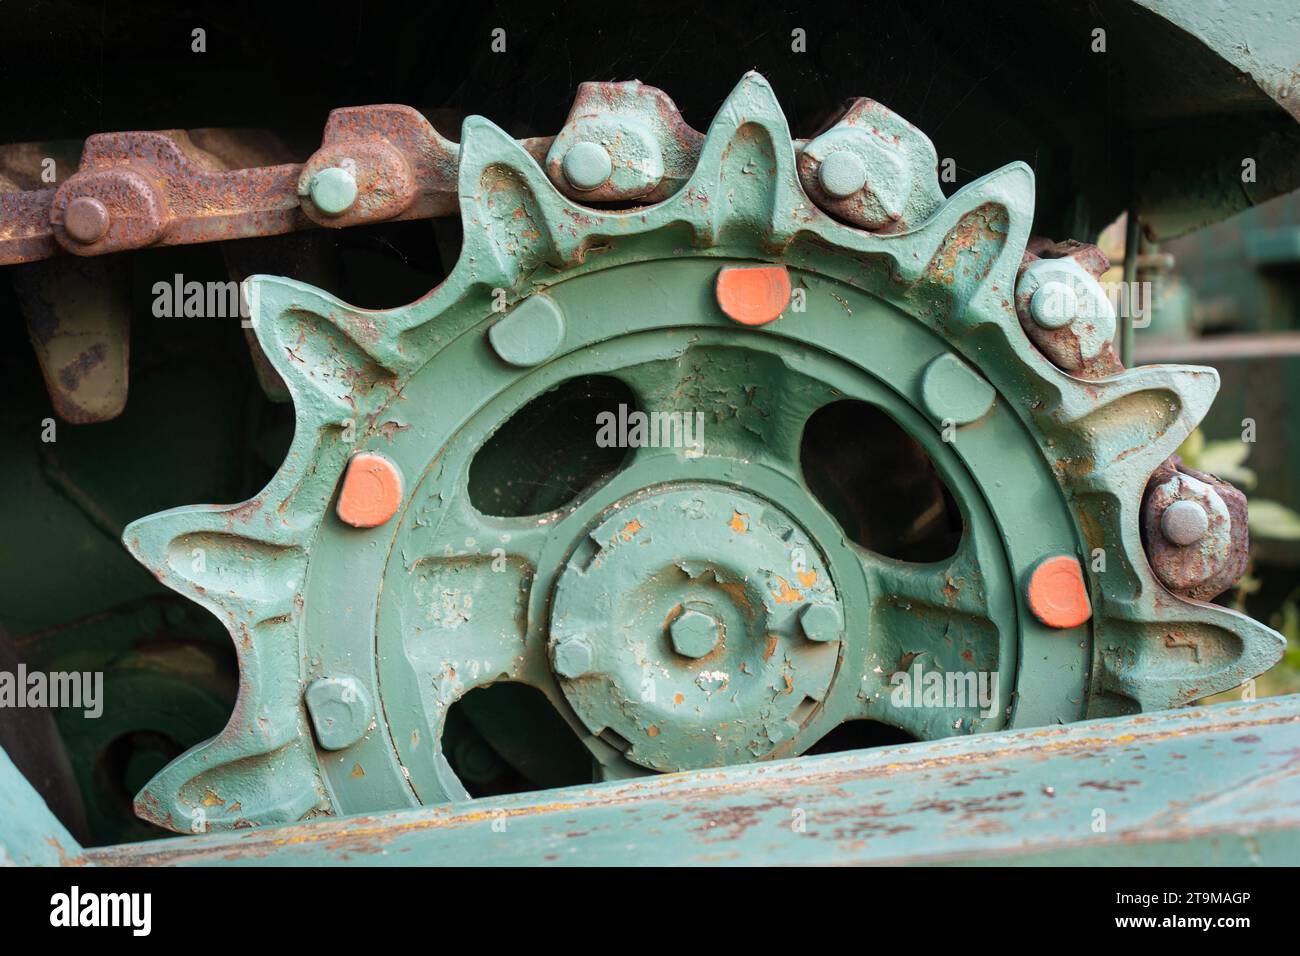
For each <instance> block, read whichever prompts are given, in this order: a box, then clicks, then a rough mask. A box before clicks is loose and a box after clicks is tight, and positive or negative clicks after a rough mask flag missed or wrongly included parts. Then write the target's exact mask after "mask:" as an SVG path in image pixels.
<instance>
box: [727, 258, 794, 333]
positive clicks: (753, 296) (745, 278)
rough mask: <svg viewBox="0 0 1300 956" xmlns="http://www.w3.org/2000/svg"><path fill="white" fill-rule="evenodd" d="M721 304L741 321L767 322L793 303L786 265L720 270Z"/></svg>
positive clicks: (737, 267) (746, 322) (760, 323)
mask: <svg viewBox="0 0 1300 956" xmlns="http://www.w3.org/2000/svg"><path fill="white" fill-rule="evenodd" d="M716 292H717V297H718V306H719V308H721V309H722V311H723V312H725V313H726V314H727V315H728V316H729V317H730V318H732V319H735V320H736V321H737V322H739V323H740V324H741V325H766V324H767V323H768V322H771V321H773V320H774V319H776V318H778V317H779V316H780V315H781V311H782V310H783V309H784V308H785V307H786V306H787V305H789V304H790V274H789V273H788V272H786V271H785V266H728V267H727V268H725V269H723V270H722V271H721V272H719V273H718V284H717V289H716Z"/></svg>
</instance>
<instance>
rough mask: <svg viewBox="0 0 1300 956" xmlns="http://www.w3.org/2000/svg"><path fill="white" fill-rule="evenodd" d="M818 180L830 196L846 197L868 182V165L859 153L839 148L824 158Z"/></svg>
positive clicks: (818, 172) (818, 171)
mask: <svg viewBox="0 0 1300 956" xmlns="http://www.w3.org/2000/svg"><path fill="white" fill-rule="evenodd" d="M817 182H818V183H819V184H820V185H821V187H822V189H824V190H825V191H826V194H827V195H828V196H834V197H835V198H836V199H845V198H847V197H849V196H852V195H853V194H854V193H856V192H858V191H859V190H860V189H862V187H863V186H865V185H866V184H867V166H866V164H865V163H864V162H863V161H862V158H861V157H860V156H858V154H857V153H855V152H853V151H851V150H848V149H837V150H835V151H833V152H832V153H831V154H830V155H828V156H827V157H826V158H825V159H823V160H822V164H821V166H820V168H819V169H818V170H817Z"/></svg>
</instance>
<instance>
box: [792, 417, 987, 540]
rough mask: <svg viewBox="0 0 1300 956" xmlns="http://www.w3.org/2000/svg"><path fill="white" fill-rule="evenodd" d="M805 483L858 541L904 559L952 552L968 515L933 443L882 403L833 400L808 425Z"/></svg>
mask: <svg viewBox="0 0 1300 956" xmlns="http://www.w3.org/2000/svg"><path fill="white" fill-rule="evenodd" d="M799 457H800V464H801V466H802V468H803V475H804V481H805V482H807V484H808V488H809V490H811V491H812V493H813V494H814V495H815V496H816V497H817V500H818V501H820V502H821V503H822V505H823V506H825V508H826V510H827V511H829V512H830V513H831V515H832V516H833V517H834V518H835V520H836V521H837V522H839V525H840V527H841V528H843V529H844V533H845V534H847V535H848V536H849V538H850V539H851V540H852V541H853V542H854V543H856V544H859V545H861V546H862V547H864V548H866V549H868V550H870V551H874V552H876V553H877V554H883V555H885V556H886V557H890V558H896V559H898V560H900V561H921V562H926V561H939V560H942V559H943V558H947V557H951V556H952V555H953V554H954V553H955V552H956V550H957V544H958V542H959V541H960V539H961V532H962V520H961V513H960V511H958V509H957V503H956V501H954V500H953V497H952V494H951V493H950V492H949V491H948V488H947V486H946V485H944V483H943V480H942V479H941V478H940V477H939V473H938V472H937V471H936V470H935V467H934V463H933V462H932V461H931V460H930V456H929V455H927V454H926V453H925V449H924V448H922V447H921V445H920V443H919V442H917V441H916V439H914V438H913V437H912V436H911V435H909V434H908V433H907V432H906V431H904V430H903V429H902V428H901V427H900V426H899V425H898V423H897V422H895V421H894V420H893V419H892V418H890V417H889V416H888V415H886V414H885V413H884V412H883V411H881V410H880V409H879V408H877V407H876V406H874V405H869V404H868V403H866V402H859V401H848V400H846V401H840V402H832V403H831V404H829V405H824V406H823V407H821V408H819V409H818V410H817V411H816V412H815V413H814V414H813V416H812V417H811V418H809V419H808V423H807V425H806V426H805V427H804V433H803V443H802V447H801V448H800V452H799Z"/></svg>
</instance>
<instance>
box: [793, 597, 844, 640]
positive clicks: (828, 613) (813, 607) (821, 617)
mask: <svg viewBox="0 0 1300 956" xmlns="http://www.w3.org/2000/svg"><path fill="white" fill-rule="evenodd" d="M799 626H800V627H801V628H803V635H804V637H806V638H808V640H810V641H818V642H819V643H821V642H826V641H838V640H840V638H842V637H843V636H844V619H843V618H842V617H841V616H840V609H839V608H837V607H836V606H835V605H833V604H809V605H808V606H807V607H806V608H804V609H803V610H802V611H801V612H800V613H799Z"/></svg>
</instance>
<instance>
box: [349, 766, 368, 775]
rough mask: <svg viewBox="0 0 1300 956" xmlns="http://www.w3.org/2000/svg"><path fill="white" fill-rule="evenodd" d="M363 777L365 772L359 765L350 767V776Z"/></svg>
mask: <svg viewBox="0 0 1300 956" xmlns="http://www.w3.org/2000/svg"><path fill="white" fill-rule="evenodd" d="M365 775H366V772H365V771H364V770H362V769H361V764H359V763H354V764H353V765H352V776H354V777H364V776H365Z"/></svg>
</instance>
